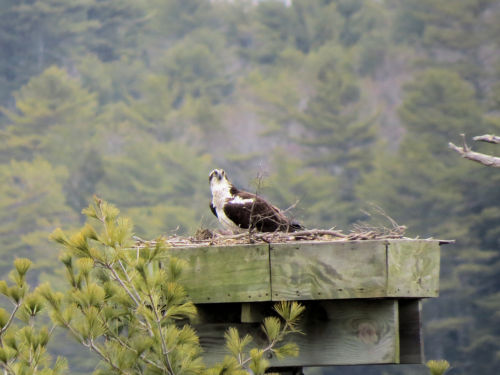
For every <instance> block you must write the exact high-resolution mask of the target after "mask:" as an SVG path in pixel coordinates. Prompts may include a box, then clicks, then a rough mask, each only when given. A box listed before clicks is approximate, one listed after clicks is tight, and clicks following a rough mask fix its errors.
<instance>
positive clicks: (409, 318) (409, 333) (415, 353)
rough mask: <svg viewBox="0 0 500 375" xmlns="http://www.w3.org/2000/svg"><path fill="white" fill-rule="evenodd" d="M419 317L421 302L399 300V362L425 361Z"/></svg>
mask: <svg viewBox="0 0 500 375" xmlns="http://www.w3.org/2000/svg"><path fill="white" fill-rule="evenodd" d="M421 319H422V303H421V301H420V300H417V299H401V300H399V340H400V358H401V363H412V364H421V363H424V362H425V358H424V342H423V336H422V320H421Z"/></svg>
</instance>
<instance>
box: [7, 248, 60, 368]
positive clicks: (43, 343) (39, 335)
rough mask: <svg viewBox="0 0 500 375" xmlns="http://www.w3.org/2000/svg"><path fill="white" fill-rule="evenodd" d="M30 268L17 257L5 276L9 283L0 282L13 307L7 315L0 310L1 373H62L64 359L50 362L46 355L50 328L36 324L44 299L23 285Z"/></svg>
mask: <svg viewBox="0 0 500 375" xmlns="http://www.w3.org/2000/svg"><path fill="white" fill-rule="evenodd" d="M31 265H32V263H31V261H30V260H29V259H25V258H17V259H16V260H15V261H14V269H13V270H12V271H11V272H10V274H9V278H10V279H11V280H12V284H11V285H9V284H7V282H5V281H4V280H2V281H0V293H1V294H2V295H3V296H5V297H6V298H7V299H8V300H10V302H11V303H12V305H13V308H12V310H11V311H10V312H8V311H7V310H5V309H3V308H0V367H1V368H2V370H3V373H4V374H44V375H52V374H54V375H55V374H62V373H66V370H67V362H66V360H65V359H63V358H59V357H58V358H57V360H56V362H55V363H51V358H50V356H49V354H48V352H47V344H48V342H49V339H50V337H51V336H52V331H53V328H51V329H49V328H48V327H47V326H46V325H42V324H40V320H41V319H40V312H41V311H42V310H43V309H44V300H43V298H42V296H41V295H40V294H39V292H38V290H35V291H33V292H30V290H29V289H30V287H29V285H28V284H27V282H26V274H27V273H28V271H29V269H30V268H31ZM16 319H19V320H20V322H21V323H22V325H21V326H17V325H16V324H15V322H16Z"/></svg>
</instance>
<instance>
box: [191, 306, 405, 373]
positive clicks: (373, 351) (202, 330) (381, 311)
mask: <svg viewBox="0 0 500 375" xmlns="http://www.w3.org/2000/svg"><path fill="white" fill-rule="evenodd" d="M305 304H306V312H305V315H304V317H303V319H302V321H301V324H300V329H301V330H302V331H303V332H304V333H305V335H300V334H294V335H292V337H290V340H291V341H293V342H295V343H297V344H298V346H299V350H300V354H299V356H298V357H295V358H286V359H284V360H280V361H278V360H277V359H276V358H273V357H272V356H271V358H269V359H270V361H271V365H272V366H273V367H289V366H328V365H353V364H383V363H398V362H399V333H398V321H397V317H398V304H397V301H395V300H375V301H371V300H341V301H316V302H306V303H305ZM222 307H223V306H221V309H222ZM221 311H222V310H221ZM219 321H220V320H219ZM230 326H233V327H236V328H238V330H239V331H240V335H244V334H246V333H248V334H251V335H252V337H253V343H252V345H259V346H261V347H263V346H265V345H266V344H267V343H266V342H265V337H264V335H263V333H262V330H261V329H260V325H259V324H256V323H247V324H243V323H240V324H234V323H232V324H229V323H220V322H214V323H210V322H207V321H204V323H203V324H200V325H198V326H195V328H196V329H197V331H198V333H199V336H200V342H201V344H202V346H203V348H204V350H205V353H206V355H205V358H206V359H207V362H208V363H207V364H209V365H210V364H213V363H216V362H218V361H221V360H222V359H223V358H224V356H225V355H227V354H228V352H227V351H226V348H225V345H224V339H223V337H224V332H225V331H226V330H227V329H228V328H229V327H230Z"/></svg>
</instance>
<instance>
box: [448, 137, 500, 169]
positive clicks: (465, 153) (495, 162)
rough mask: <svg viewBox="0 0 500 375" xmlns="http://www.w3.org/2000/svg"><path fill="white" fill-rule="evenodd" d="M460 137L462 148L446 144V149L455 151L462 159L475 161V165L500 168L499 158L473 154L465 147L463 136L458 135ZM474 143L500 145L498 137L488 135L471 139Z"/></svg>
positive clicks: (477, 153)
mask: <svg viewBox="0 0 500 375" xmlns="http://www.w3.org/2000/svg"><path fill="white" fill-rule="evenodd" d="M460 135H461V136H462V141H463V146H462V147H459V146H456V145H455V144H453V143H452V142H450V143H448V147H449V148H451V149H452V150H455V151H456V152H458V153H459V154H460V155H462V157H463V158H465V159H469V160H472V161H475V162H477V163H480V164H483V165H486V166H488V167H494V168H500V158H499V157H496V156H491V155H486V154H481V153H479V152H474V151H472V150H471V148H470V147H469V146H468V145H467V142H466V140H465V134H460ZM472 139H473V140H474V141H481V142H488V143H495V144H500V137H498V136H495V135H490V134H485V135H479V136H477V137H474V138H472Z"/></svg>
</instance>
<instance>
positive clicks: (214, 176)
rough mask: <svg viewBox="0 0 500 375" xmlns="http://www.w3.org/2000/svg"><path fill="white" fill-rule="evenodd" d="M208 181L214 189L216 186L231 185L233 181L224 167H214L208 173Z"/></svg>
mask: <svg viewBox="0 0 500 375" xmlns="http://www.w3.org/2000/svg"><path fill="white" fill-rule="evenodd" d="M208 181H209V182H210V187H211V188H212V190H213V189H214V188H217V187H218V188H221V187H229V186H230V185H231V183H230V182H229V180H228V179H227V177H226V172H224V170H223V169H214V170H213V171H212V172H210V174H209V175H208Z"/></svg>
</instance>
